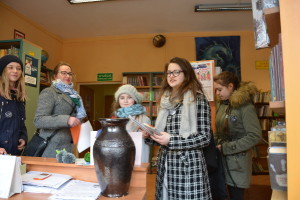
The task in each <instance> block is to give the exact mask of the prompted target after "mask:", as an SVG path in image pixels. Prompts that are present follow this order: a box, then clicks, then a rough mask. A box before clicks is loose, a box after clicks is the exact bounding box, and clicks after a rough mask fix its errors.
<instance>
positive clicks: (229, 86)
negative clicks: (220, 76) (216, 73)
mask: <svg viewBox="0 0 300 200" xmlns="http://www.w3.org/2000/svg"><path fill="white" fill-rule="evenodd" d="M228 89H230V90H232V91H233V90H234V86H233V84H232V83H229V84H228Z"/></svg>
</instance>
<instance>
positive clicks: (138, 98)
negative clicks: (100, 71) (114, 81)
mask: <svg viewBox="0 0 300 200" xmlns="http://www.w3.org/2000/svg"><path fill="white" fill-rule="evenodd" d="M121 94H128V95H130V96H131V97H132V98H133V99H134V101H135V102H136V103H137V104H141V103H142V98H143V97H142V95H141V94H140V93H139V92H138V91H137V89H136V88H135V87H134V86H132V85H130V84H127V85H122V86H121V87H119V89H118V90H117V91H116V93H115V100H116V101H118V99H119V96H120V95H121Z"/></svg>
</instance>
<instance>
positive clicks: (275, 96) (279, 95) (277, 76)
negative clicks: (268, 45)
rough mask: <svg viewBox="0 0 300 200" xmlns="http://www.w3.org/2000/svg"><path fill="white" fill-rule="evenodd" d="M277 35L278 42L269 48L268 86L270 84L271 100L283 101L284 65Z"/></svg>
mask: <svg viewBox="0 0 300 200" xmlns="http://www.w3.org/2000/svg"><path fill="white" fill-rule="evenodd" d="M280 38H281V37H280V36H279V43H278V44H277V45H275V46H274V47H273V48H272V49H271V56H270V66H269V73H270V82H271V83H270V86H271V101H284V100H285V95H284V93H285V90H284V74H283V72H284V70H283V68H284V66H283V60H282V45H281V40H280Z"/></svg>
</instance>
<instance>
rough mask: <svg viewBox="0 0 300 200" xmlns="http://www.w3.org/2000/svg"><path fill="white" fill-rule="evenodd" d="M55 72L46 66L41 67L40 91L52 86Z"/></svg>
mask: <svg viewBox="0 0 300 200" xmlns="http://www.w3.org/2000/svg"><path fill="white" fill-rule="evenodd" d="M52 74H53V70H51V69H49V68H47V67H46V66H42V67H41V72H40V91H42V90H43V89H45V88H47V87H49V86H51V81H52Z"/></svg>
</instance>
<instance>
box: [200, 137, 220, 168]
mask: <svg viewBox="0 0 300 200" xmlns="http://www.w3.org/2000/svg"><path fill="white" fill-rule="evenodd" d="M217 151H218V150H217V148H216V144H215V140H214V136H213V134H212V133H211V137H210V142H209V145H208V146H207V147H205V148H203V154H204V158H205V161H206V166H207V171H208V173H212V172H214V171H216V170H217V169H218V155H217V153H218V152H217Z"/></svg>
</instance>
